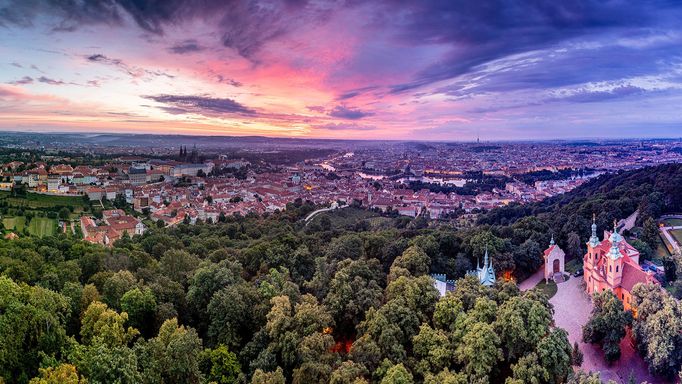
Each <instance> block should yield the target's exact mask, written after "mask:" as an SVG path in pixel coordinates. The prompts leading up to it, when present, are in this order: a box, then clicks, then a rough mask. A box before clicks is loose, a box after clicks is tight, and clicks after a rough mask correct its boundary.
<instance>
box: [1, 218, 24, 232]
mask: <svg viewBox="0 0 682 384" xmlns="http://www.w3.org/2000/svg"><path fill="white" fill-rule="evenodd" d="M2 224H3V225H4V226H5V229H7V230H10V231H11V230H14V227H17V231H18V232H20V231H23V230H24V226H25V225H26V218H25V217H24V216H15V217H5V218H3V219H2Z"/></svg>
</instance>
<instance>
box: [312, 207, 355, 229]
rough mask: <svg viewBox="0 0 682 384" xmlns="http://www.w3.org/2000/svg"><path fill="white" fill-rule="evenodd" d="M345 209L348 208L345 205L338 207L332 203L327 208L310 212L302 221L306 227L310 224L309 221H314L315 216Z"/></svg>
mask: <svg viewBox="0 0 682 384" xmlns="http://www.w3.org/2000/svg"><path fill="white" fill-rule="evenodd" d="M346 207H349V205H347V204H346V205H342V206H339V205H338V204H337V203H336V202H334V203H332V206H331V207H329V208H320V209H318V210H316V211H313V212H311V213H310V214H309V215H308V216H306V218H305V220H304V221H305V224H306V225H308V223H310V221H311V220H312V219H314V218H315V216H317V215H318V214H320V213H322V212H328V211H333V210H335V209H342V208H346Z"/></svg>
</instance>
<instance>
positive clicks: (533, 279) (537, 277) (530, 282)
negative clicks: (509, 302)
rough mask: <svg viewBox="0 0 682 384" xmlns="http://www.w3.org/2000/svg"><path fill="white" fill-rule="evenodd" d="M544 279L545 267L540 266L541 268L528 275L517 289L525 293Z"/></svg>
mask: <svg viewBox="0 0 682 384" xmlns="http://www.w3.org/2000/svg"><path fill="white" fill-rule="evenodd" d="M544 278H545V265H544V264H542V267H540V269H538V270H537V272H535V273H534V274H532V275H530V276H529V277H528V278H527V279H526V280H524V281H522V282H521V283H520V284H519V289H520V290H522V291H527V290H529V289H533V288H535V286H536V285H538V283H539V282H541V281H542V279H544Z"/></svg>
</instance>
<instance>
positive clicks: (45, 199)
mask: <svg viewBox="0 0 682 384" xmlns="http://www.w3.org/2000/svg"><path fill="white" fill-rule="evenodd" d="M0 199H5V200H7V202H8V203H9V205H10V206H11V207H22V208H32V209H39V208H51V207H55V206H73V207H74V210H75V211H76V212H80V211H82V210H83V207H84V206H85V205H86V202H85V200H83V198H82V197H80V196H51V195H41V194H38V193H27V194H26V196H25V197H12V196H11V194H10V193H9V192H3V193H0Z"/></svg>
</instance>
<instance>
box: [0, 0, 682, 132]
mask: <svg viewBox="0 0 682 384" xmlns="http://www.w3.org/2000/svg"><path fill="white" fill-rule="evenodd" d="M520 3H525V4H527V5H520ZM675 3H678V4H679V2H673V1H669V2H630V1H594V2H591V1H546V2H543V1H527V2H520V1H448V0H446V1H389V0H385V1H384V0H379V1H338V2H326V1H294V0H289V1H273V2H265V1H221V0H194V1H190V0H164V1H161V0H146V1H145V0H63V1H62V0H52V1H48V0H45V1H39V0H0V130H15V131H52V132H55V131H81V132H129V133H143V132H145V133H148V132H157V133H183V134H208V135H263V136H287V137H318V138H356V139H363V138H373V139H374V138H378V139H418V140H472V139H475V138H476V137H477V135H480V137H481V139H482V140H495V139H551V138H574V137H575V138H587V137H680V136H682V21H681V20H682V6H678V5H676V4H675ZM531 4H532V5H531Z"/></svg>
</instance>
